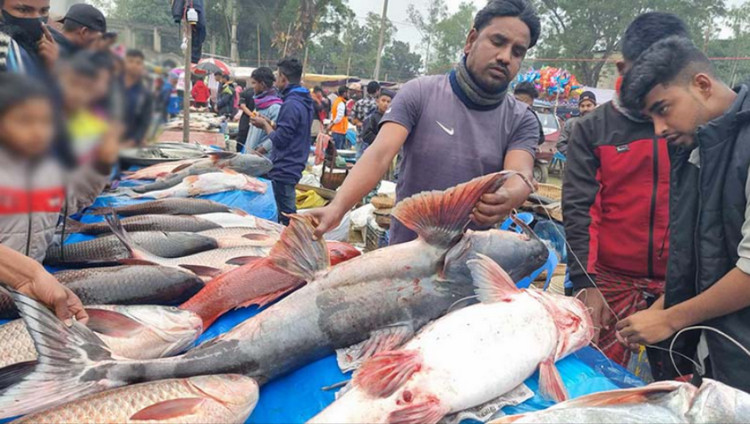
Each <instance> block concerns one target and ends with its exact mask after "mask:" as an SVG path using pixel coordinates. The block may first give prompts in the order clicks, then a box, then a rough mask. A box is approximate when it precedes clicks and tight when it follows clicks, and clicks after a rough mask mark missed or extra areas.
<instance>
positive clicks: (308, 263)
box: [268, 215, 331, 282]
mask: <svg viewBox="0 0 750 424" xmlns="http://www.w3.org/2000/svg"><path fill="white" fill-rule="evenodd" d="M289 218H290V222H289V226H288V227H286V228H285V229H284V231H283V232H282V233H281V238H280V239H279V241H278V242H277V243H276V244H275V245H274V246H273V248H272V249H271V253H270V254H269V255H268V258H269V259H270V260H271V264H272V265H273V266H274V267H276V268H277V269H279V270H280V271H282V272H285V273H287V274H290V275H294V276H295V277H299V278H300V279H302V280H305V281H307V282H310V281H312V280H314V279H315V275H316V274H317V273H318V272H320V271H323V270H326V269H328V267H329V266H330V264H331V260H330V257H329V256H328V248H327V246H326V242H325V240H323V239H320V240H315V239H314V237H313V233H314V231H315V228H313V225H312V218H311V217H308V216H304V215H290V216H289Z"/></svg>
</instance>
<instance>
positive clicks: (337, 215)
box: [307, 203, 346, 240]
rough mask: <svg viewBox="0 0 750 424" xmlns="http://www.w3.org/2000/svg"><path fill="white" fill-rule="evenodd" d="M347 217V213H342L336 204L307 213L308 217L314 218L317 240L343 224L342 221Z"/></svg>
mask: <svg viewBox="0 0 750 424" xmlns="http://www.w3.org/2000/svg"><path fill="white" fill-rule="evenodd" d="M344 215H346V211H341V209H340V208H338V207H337V206H336V205H335V204H333V203H331V204H330V205H328V206H325V207H322V208H317V209H313V210H311V211H310V212H308V213H307V216H310V217H312V218H313V225H315V239H316V240H320V239H322V238H323V236H324V235H325V233H327V232H329V231H331V230H333V229H334V228H336V227H338V226H339V224H341V219H342V218H343V217H344Z"/></svg>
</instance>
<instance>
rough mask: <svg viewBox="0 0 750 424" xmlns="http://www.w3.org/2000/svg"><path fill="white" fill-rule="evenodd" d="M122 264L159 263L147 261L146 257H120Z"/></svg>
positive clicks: (119, 262) (119, 261)
mask: <svg viewBox="0 0 750 424" xmlns="http://www.w3.org/2000/svg"><path fill="white" fill-rule="evenodd" d="M117 263H118V264H120V265H147V266H149V265H159V264H157V263H156V262H151V261H147V260H145V259H133V258H126V259H120V260H118V261H117Z"/></svg>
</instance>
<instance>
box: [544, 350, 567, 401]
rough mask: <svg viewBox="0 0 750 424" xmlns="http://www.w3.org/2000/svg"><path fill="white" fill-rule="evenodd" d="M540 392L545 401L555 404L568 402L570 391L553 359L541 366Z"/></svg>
mask: <svg viewBox="0 0 750 424" xmlns="http://www.w3.org/2000/svg"><path fill="white" fill-rule="evenodd" d="M539 390H540V391H541V393H542V396H543V397H544V398H545V399H550V400H553V401H555V402H564V401H566V400H568V390H567V389H566V388H565V385H564V384H563V382H562V377H560V372H559V371H558V370H557V367H556V366H555V362H554V361H553V360H552V359H547V360H545V361H544V362H542V364H541V365H539Z"/></svg>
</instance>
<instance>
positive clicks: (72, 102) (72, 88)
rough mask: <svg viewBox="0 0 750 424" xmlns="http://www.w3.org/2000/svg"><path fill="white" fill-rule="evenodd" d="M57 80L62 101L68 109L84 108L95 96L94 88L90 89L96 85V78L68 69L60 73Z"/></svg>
mask: <svg viewBox="0 0 750 424" xmlns="http://www.w3.org/2000/svg"><path fill="white" fill-rule="evenodd" d="M59 81H60V86H61V87H62V92H63V103H64V105H65V109H66V110H68V111H75V110H79V109H82V108H86V107H88V106H90V105H91V103H92V102H93V101H94V100H95V99H96V98H97V97H96V94H97V93H96V90H93V89H92V87H95V86H96V85H97V82H98V81H97V79H93V80H92V79H91V78H89V77H86V76H83V75H80V74H77V73H76V72H74V71H72V70H70V69H68V70H65V71H63V72H62V73H61V74H60V78H59ZM105 92H106V89H105Z"/></svg>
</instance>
